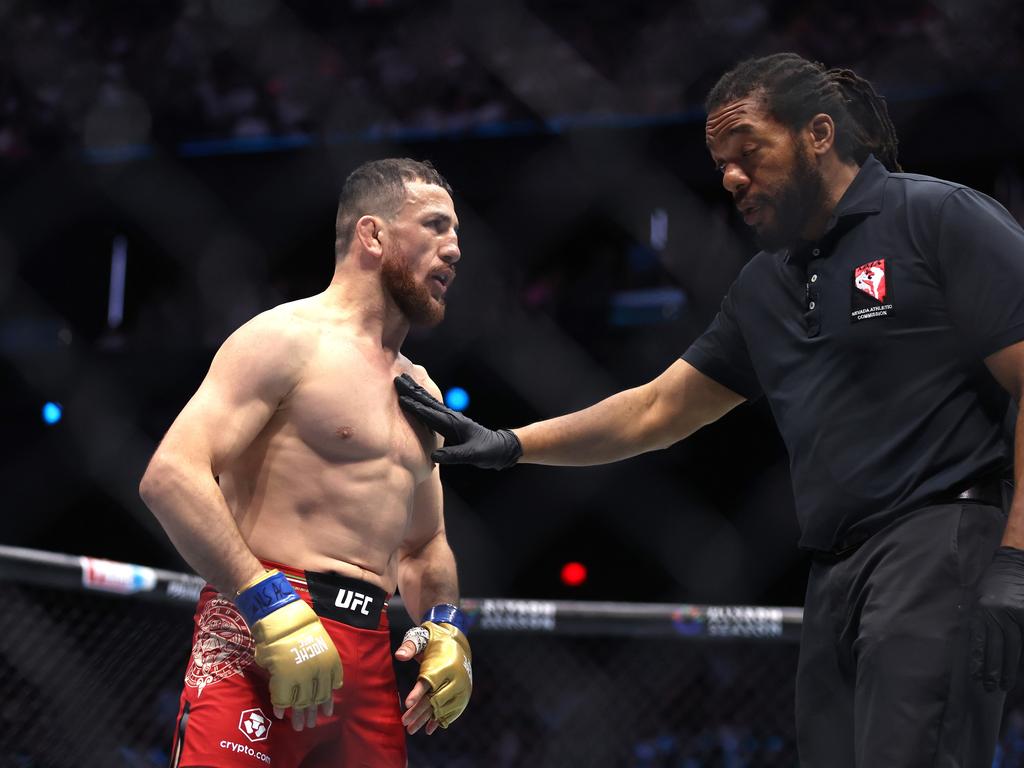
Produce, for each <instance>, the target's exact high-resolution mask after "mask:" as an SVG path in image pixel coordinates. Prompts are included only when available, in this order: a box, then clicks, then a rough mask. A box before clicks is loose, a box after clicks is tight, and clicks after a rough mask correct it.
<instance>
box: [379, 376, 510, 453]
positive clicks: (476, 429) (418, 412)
mask: <svg viewBox="0 0 1024 768" xmlns="http://www.w3.org/2000/svg"><path fill="white" fill-rule="evenodd" d="M395 389H397V390H398V402H399V404H400V405H401V406H402V409H403V410H405V411H406V412H408V413H411V414H412V415H413V416H415V417H416V418H418V419H419V420H420V421H422V422H423V423H424V424H426V425H427V426H428V427H430V428H431V429H432V430H434V431H435V432H437V433H438V434H439V435H441V437H443V438H444V443H445V444H444V447H443V448H438V449H437V450H435V451H433V452H432V453H431V454H430V458H431V459H432V460H433V461H435V462H437V463H438V464H473V465H475V466H478V467H483V468H484V469H505V468H506V467H511V466H512V465H513V464H515V463H516V462H517V461H519V457H520V456H522V455H523V446H522V444H521V443H520V442H519V438H518V437H516V436H515V434H514V433H513V432H511V431H509V430H507V429H497V430H494V429H488V428H487V427H485V426H482V425H480V424H477V423H476V422H475V421H473V420H472V419H470V418H468V417H467V416H463V415H462V414H461V413H459V412H458V411H453V410H452V409H451V408H448V407H446V406H445V405H444V403H441V402H438V401H437V400H436V399H435V398H434V397H433V396H432V395H431V394H430V393H429V392H427V390H425V389H424V388H423V387H421V386H420V385H419V384H417V383H416V382H415V381H414V380H413V378H412V377H411V376H409V375H408V374H406V373H403V374H402V375H401V376H398V377H396V378H395Z"/></svg>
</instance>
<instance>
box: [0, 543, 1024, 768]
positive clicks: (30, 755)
mask: <svg viewBox="0 0 1024 768" xmlns="http://www.w3.org/2000/svg"><path fill="white" fill-rule="evenodd" d="M0 579H2V581H3V582H4V592H5V595H6V598H7V606H6V610H5V611H3V613H2V614H0V768H6V767H7V766H12V767H14V766H17V767H18V768H36V767H38V768H64V766H68V767H70V766H76V768H85V767H87V766H103V767H104V768H115V767H116V768H121V767H123V768H142V767H144V766H145V767H146V768H149V767H150V766H165V765H167V764H168V760H169V754H168V752H169V748H170V743H171V735H172V730H173V727H174V719H175V715H176V712H177V706H178V696H179V693H180V691H181V686H182V680H183V675H184V670H185V666H186V663H187V660H188V656H189V651H190V642H191V635H192V624H191V614H192V607H193V604H194V599H195V596H196V595H197V593H198V589H199V587H200V585H201V580H200V579H199V578H198V577H196V576H192V575H186V574H176V573H172V572H168V571H159V570H155V569H149V568H144V567H140V566H134V565H130V564H124V563H113V562H110V561H101V560H92V559H90V558H78V557H71V556H67V555H58V554H54V553H44V552H38V551H34V550H21V549H15V548H11V547H0ZM115 593H119V594H115ZM395 603H397V604H393V605H392V607H391V616H392V632H393V636H392V642H393V645H394V646H395V647H397V645H398V643H399V642H400V640H401V634H402V632H403V631H404V629H405V628H406V627H407V626H408V625H409V624H408V621H409V620H408V617H407V616H406V615H405V612H404V609H403V608H402V607H401V604H400V601H399V600H396V601H395ZM464 607H465V609H466V613H467V615H468V617H469V621H470V629H469V632H470V637H471V639H472V643H473V651H474V681H475V688H474V693H473V699H472V702H471V704H470V707H469V708H468V709H467V711H466V713H465V714H464V715H463V716H462V717H461V718H460V719H459V721H458V722H456V723H455V724H453V725H452V727H450V728H449V729H447V730H444V731H438V732H437V733H435V734H434V735H433V736H430V737H428V736H426V735H425V734H423V733H422V732H421V733H419V734H417V735H415V736H412V737H410V738H409V739H408V745H409V765H410V767H411V768H433V767H434V766H437V767H438V768H440V766H445V767H446V768H453V767H454V768H470V767H471V766H487V767H488V768H492V767H494V768H503V767H506V766H507V767H509V768H511V767H512V766H538V767H540V766H552V767H556V766H557V767H558V768H571V767H573V766H581V767H583V766H586V767H588V768H589V767H590V766H629V767H630V768H655V767H656V766H657V767H659V768H660V767H663V766H664V767H669V766H671V767H672V768H703V767H704V766H708V767H713V766H721V767H722V768H740V767H742V766H796V765H797V764H798V760H797V755H796V745H795V735H794V724H793V695H794V686H793V680H794V675H795V670H796V659H797V642H796V640H797V638H798V635H799V626H800V611H799V609H796V608H787V609H783V608H746V607H722V606H693V605H682V606H680V605H661V604H639V603H599V602H585V603H584V602H567V601H559V602H551V601H532V600H496V599H494V600H491V599H477V600H474V599H466V600H464ZM396 673H397V676H398V681H399V688H400V690H401V691H403V692H404V691H408V690H409V689H410V688H411V687H412V685H413V683H414V680H415V667H414V665H408V664H406V665H402V664H397V665H396ZM1022 706H1024V697H1022V696H1021V695H1020V694H1019V693H1018V692H1014V693H1013V694H1012V695H1011V699H1010V702H1009V705H1008V707H1007V716H1006V722H1005V724H1004V732H1003V736H1002V739H1001V743H1000V750H999V755H998V757H997V761H996V764H997V765H1000V766H1011V765H1020V764H1021V761H1022V759H1024V712H1022Z"/></svg>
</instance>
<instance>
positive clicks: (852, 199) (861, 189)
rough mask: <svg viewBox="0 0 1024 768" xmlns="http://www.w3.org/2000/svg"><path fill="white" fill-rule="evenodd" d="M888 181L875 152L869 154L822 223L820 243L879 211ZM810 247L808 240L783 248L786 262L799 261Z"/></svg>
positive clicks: (887, 176)
mask: <svg viewBox="0 0 1024 768" xmlns="http://www.w3.org/2000/svg"><path fill="white" fill-rule="evenodd" d="M888 180H889V171H888V170H886V168H885V166H884V165H882V164H881V163H880V162H879V161H878V159H877V158H876V157H875V156H874V155H868V157H867V159H866V160H865V161H864V164H863V165H861V167H860V170H858V171H857V175H856V176H854V177H853V181H851V182H850V186H848V187H847V188H846V191H845V192H844V193H843V196H842V197H841V198H840V200H839V203H838V204H837V205H836V208H835V210H834V211H833V212H832V215H831V216H830V217H829V220H828V224H826V225H825V232H824V234H822V236H821V238H819V242H821V241H822V240H825V239H827V238H830V237H839V236H841V234H842V233H843V232H845V231H846V230H847V229H848V228H849V227H851V226H853V225H854V224H855V223H856V222H857V221H860V219H861V218H862V217H864V216H866V215H868V214H873V213H878V212H879V211H881V210H882V198H883V196H884V195H885V183H886V182H887V181H888ZM843 219H846V220H845V221H842V226H838V225H839V224H840V221H841V220H843ZM810 247H811V244H810V243H801V244H800V245H799V246H797V247H795V248H790V249H784V250H783V251H782V254H783V258H785V260H786V261H791V260H793V258H797V259H798V260H800V259H801V257H802V256H803V255H804V254H803V252H804V251H807V250H809V249H810Z"/></svg>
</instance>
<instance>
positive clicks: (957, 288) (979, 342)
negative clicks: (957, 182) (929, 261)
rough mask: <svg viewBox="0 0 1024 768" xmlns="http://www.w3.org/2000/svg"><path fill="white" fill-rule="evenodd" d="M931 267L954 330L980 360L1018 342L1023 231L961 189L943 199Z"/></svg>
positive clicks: (999, 209)
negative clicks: (933, 262)
mask: <svg viewBox="0 0 1024 768" xmlns="http://www.w3.org/2000/svg"><path fill="white" fill-rule="evenodd" d="M939 216H940V218H939V228H938V239H937V242H936V249H935V254H936V259H937V264H936V267H937V269H938V272H939V277H940V279H941V281H942V286H943V291H944V292H945V295H946V299H947V302H948V307H949V313H950V318H951V321H952V323H953V325H954V326H955V327H956V328H957V330H958V331H959V332H960V333H961V334H963V335H964V337H965V338H966V339H967V340H968V341H969V342H970V343H971V345H972V348H973V349H974V350H976V351H977V352H978V354H979V355H980V356H981V357H986V356H988V355H991V354H992V353H993V352H998V351H999V350H1000V349H1003V348H1004V347H1007V346H1010V345H1011V344H1015V343H1016V342H1018V341H1021V340H1022V339H1024V230H1022V229H1021V226H1020V224H1018V223H1017V221H1016V219H1014V218H1013V216H1012V215H1011V214H1010V213H1009V211H1007V210H1006V209H1005V208H1003V206H1002V205H1000V204H999V203H998V202H996V201H995V200H993V199H992V198H990V197H988V196H987V195H984V194H982V193H981V192H977V191H975V190H973V189H970V188H967V187H960V188H958V189H956V190H955V191H954V192H952V193H951V194H949V195H948V196H947V197H946V199H945V201H943V204H942V209H941V211H940V214H939Z"/></svg>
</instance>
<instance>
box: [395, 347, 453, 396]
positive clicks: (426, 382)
mask: <svg viewBox="0 0 1024 768" xmlns="http://www.w3.org/2000/svg"><path fill="white" fill-rule="evenodd" d="M398 367H399V369H400V370H401V372H402V373H407V374H409V375H410V376H412V377H413V379H415V380H416V383H417V384H419V385H420V386H421V387H423V388H424V389H425V390H427V391H428V392H429V393H430V394H432V395H433V396H434V397H436V398H437V399H438V400H440V399H442V398H441V388H440V387H438V386H437V384H435V383H434V380H433V379H432V378H430V374H429V373H427V369H426V368H424V367H423V366H422V365H417V364H416V363H414V362H413V361H412V360H410V359H409V358H407V357H406V356H405V355H399V356H398Z"/></svg>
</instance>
